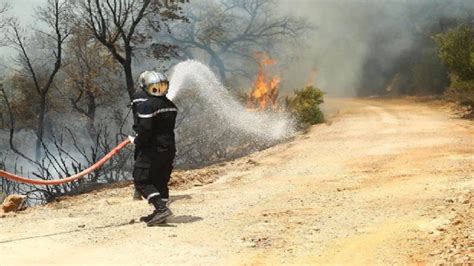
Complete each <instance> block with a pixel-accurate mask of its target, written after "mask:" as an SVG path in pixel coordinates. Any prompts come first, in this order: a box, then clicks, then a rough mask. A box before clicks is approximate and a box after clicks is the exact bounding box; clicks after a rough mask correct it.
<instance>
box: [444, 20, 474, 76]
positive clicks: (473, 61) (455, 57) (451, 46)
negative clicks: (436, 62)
mask: <svg viewBox="0 0 474 266" xmlns="http://www.w3.org/2000/svg"><path fill="white" fill-rule="evenodd" d="M435 40H436V43H437V44H438V47H439V57H440V58H441V60H442V61H443V63H444V64H445V65H446V67H447V68H448V70H449V71H450V72H451V73H453V74H456V76H458V77H459V78H460V79H461V80H474V27H472V26H469V25H461V26H459V27H457V28H454V29H450V30H449V31H447V32H445V33H441V34H438V35H436V37H435Z"/></svg>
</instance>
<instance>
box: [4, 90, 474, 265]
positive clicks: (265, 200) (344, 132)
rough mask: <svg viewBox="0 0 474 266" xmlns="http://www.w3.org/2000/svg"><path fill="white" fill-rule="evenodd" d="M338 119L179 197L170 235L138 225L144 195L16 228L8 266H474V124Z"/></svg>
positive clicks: (364, 113)
mask: <svg viewBox="0 0 474 266" xmlns="http://www.w3.org/2000/svg"><path fill="white" fill-rule="evenodd" d="M328 108H329V109H330V110H331V111H332V112H334V113H335V114H336V115H334V116H332V118H331V119H330V122H329V123H327V124H324V125H319V126H315V127H313V128H311V130H310V131H309V132H308V133H307V134H302V135H299V136H297V137H296V138H295V139H294V140H292V141H290V142H288V143H285V144H282V145H279V146H276V147H273V148H271V149H268V150H265V151H262V152H259V153H256V154H252V155H251V156H248V157H245V158H241V159H238V160H236V161H232V162H227V163H223V164H220V165H217V166H213V167H212V170H211V171H212V173H213V175H214V176H216V175H217V177H218V178H217V180H216V181H215V182H214V183H212V184H207V185H202V182H201V183H196V186H194V187H192V188H187V189H182V190H175V191H173V199H174V202H173V204H172V209H173V211H174V213H175V217H174V218H172V219H170V220H169V224H168V225H167V226H161V227H153V228H147V227H146V226H145V224H143V223H140V222H138V217H140V216H141V215H143V214H147V213H148V212H149V211H150V210H151V209H150V207H149V206H148V205H147V204H146V203H145V202H143V201H141V202H140V201H132V200H131V195H132V188H131V187H130V186H126V187H123V188H116V189H106V190H102V191H98V192H93V193H89V194H86V195H80V196H77V197H72V198H66V199H63V200H61V201H59V202H55V203H53V204H49V205H47V206H42V207H37V208H31V209H28V210H26V211H24V212H21V213H17V214H14V215H6V216H4V217H3V218H2V219H0V264H1V265H18V264H38V263H57V264H71V263H79V264H99V265H103V264H127V265H145V264H200V265H209V264H230V265H233V264H238V265H242V264H244V265H260V264H269V265H270V264H295V265H301V264H359V265H361V264H363V265H366V264H407V263H412V264H424V263H427V264H432V263H438V262H444V261H450V262H463V261H464V262H471V263H474V226H473V222H472V221H473V220H474V219H473V209H474V208H473V201H474V197H473V196H474V195H473V191H474V178H473V177H474V176H473V175H474V123H473V122H472V121H468V120H461V119H458V118H456V117H455V116H454V115H452V114H450V113H449V112H448V110H447V108H446V107H445V106H442V105H438V104H433V103H421V102H415V101H413V100H409V99H398V100H375V99H373V100H369V99H365V100H360V99H359V100H330V101H329V104H328ZM199 171H201V172H198V171H197V172H196V173H197V174H199V173H204V172H205V171H206V169H203V170H199Z"/></svg>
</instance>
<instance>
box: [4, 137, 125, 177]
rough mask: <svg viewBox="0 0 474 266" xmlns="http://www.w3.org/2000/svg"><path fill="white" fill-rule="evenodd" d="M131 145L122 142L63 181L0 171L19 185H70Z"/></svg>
mask: <svg viewBox="0 0 474 266" xmlns="http://www.w3.org/2000/svg"><path fill="white" fill-rule="evenodd" d="M129 143H130V140H129V139H128V138H127V139H126V140H124V141H122V143H120V144H119V145H118V146H117V147H115V148H114V149H113V150H112V151H110V152H109V153H107V155H105V156H104V157H103V158H102V159H100V160H99V161H98V162H96V163H95V164H94V165H92V166H91V167H89V168H87V169H85V170H84V171H82V172H80V173H77V174H75V175H73V176H70V177H66V178H63V179H54V180H41V179H31V178H27V177H22V176H18V175H14V174H12V173H9V172H6V171H3V170H0V177H4V178H6V179H9V180H12V181H16V182H19V183H25V184H31V185H43V186H47V185H61V184H66V183H70V182H72V181H75V180H78V179H80V178H83V177H84V176H86V175H88V174H90V173H92V172H93V171H95V170H97V169H98V168H100V167H101V166H102V165H104V164H105V163H106V162H108V161H109V160H110V159H112V157H114V156H115V155H116V154H117V153H119V152H120V150H121V149H123V148H124V147H125V146H127V145H128V144H129Z"/></svg>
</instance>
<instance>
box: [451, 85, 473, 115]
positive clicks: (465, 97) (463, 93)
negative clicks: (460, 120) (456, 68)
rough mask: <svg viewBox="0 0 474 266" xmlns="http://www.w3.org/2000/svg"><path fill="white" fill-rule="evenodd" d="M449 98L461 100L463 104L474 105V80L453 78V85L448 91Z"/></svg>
mask: <svg viewBox="0 0 474 266" xmlns="http://www.w3.org/2000/svg"><path fill="white" fill-rule="evenodd" d="M446 95H447V96H448V98H449V99H451V100H453V101H456V102H459V103H460V104H461V105H466V106H470V107H471V109H472V108H473V107H474V80H469V81H463V80H459V79H458V78H452V82H451V86H450V88H449V89H448V90H447V91H446Z"/></svg>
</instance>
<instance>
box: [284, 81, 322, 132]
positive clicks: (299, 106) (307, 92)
mask: <svg viewBox="0 0 474 266" xmlns="http://www.w3.org/2000/svg"><path fill="white" fill-rule="evenodd" d="M323 96H324V92H322V91H321V90H320V89H318V88H315V87H313V86H307V87H306V88H304V89H302V90H296V91H295V96H293V97H291V98H288V99H287V105H288V107H289V109H290V110H291V112H292V113H293V114H294V115H295V116H296V118H297V119H298V122H299V124H300V126H302V127H304V126H308V125H314V124H318V123H323V122H324V114H323V112H322V111H321V109H320V107H319V106H320V104H322V103H323V102H324V99H323Z"/></svg>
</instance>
